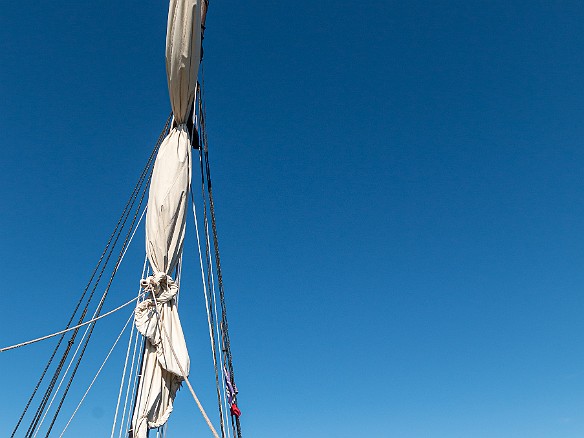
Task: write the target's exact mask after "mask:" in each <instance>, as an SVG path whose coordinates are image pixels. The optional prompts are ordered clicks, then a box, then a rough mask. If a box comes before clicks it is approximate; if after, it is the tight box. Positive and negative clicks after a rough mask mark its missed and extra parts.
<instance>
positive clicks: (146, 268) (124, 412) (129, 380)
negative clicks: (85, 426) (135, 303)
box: [110, 255, 148, 438]
mask: <svg viewBox="0 0 584 438" xmlns="http://www.w3.org/2000/svg"><path fill="white" fill-rule="evenodd" d="M147 270H148V256H146V255H145V256H144V265H143V266H142V277H141V278H145V274H146V271H147ZM141 290H142V287H141V286H140V287H139V289H138V296H140V292H141ZM134 331H135V332H136V337H135V338H134V342H133V343H134V349H133V351H132V362H131V364H130V369H129V371H128V386H127V389H126V395H125V396H124V407H123V409H122V419H121V420H120V431H119V434H118V436H121V435H122V429H123V427H124V420H125V419H126V408H127V406H128V396H129V394H130V388H131V387H132V379H133V376H134V375H133V372H134V361H135V360H136V347H137V346H138V338H139V335H138V331H137V329H136V327H135V325H134V326H132V333H134ZM130 340H131V336H130ZM129 345H130V343H129V344H128V346H129ZM125 366H126V365H125V364H124V367H125ZM122 381H123V379H122ZM122 385H123V384H122ZM122 385H120V388H121V386H122ZM116 410H117V407H116ZM115 424H116V421H115V419H114V427H115ZM110 438H113V435H112V436H111V437H110Z"/></svg>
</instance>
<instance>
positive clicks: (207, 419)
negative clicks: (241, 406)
mask: <svg viewBox="0 0 584 438" xmlns="http://www.w3.org/2000/svg"><path fill="white" fill-rule="evenodd" d="M152 298H154V309H155V311H156V323H157V324H158V328H159V329H160V328H162V332H163V333H164V336H166V340H167V341H168V346H169V347H170V351H171V352H172V355H173V357H174V360H175V361H176V364H177V365H178V369H179V370H180V372H181V374H182V377H183V378H184V379H185V383H186V384H187V386H188V388H189V391H190V392H191V395H192V396H193V399H194V400H195V403H197V406H198V407H199V410H200V411H201V414H202V415H203V418H204V419H205V422H206V423H207V426H209V429H211V432H212V433H213V436H214V437H215V438H219V435H217V431H216V430H215V428H214V427H213V424H212V423H211V420H209V416H208V415H207V413H206V412H205V409H204V408H203V405H202V404H201V402H200V401H199V397H197V394H195V390H194V389H193V386H192V385H191V382H190V381H189V378H188V377H187V373H186V372H185V370H184V369H183V367H182V365H181V364H180V359H179V358H178V356H177V354H176V352H175V351H174V348H173V347H172V341H171V339H170V336H169V335H168V332H167V331H166V327H165V326H164V324H162V323H161V321H160V314H159V313H158V302H157V301H156V294H152Z"/></svg>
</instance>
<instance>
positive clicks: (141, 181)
mask: <svg viewBox="0 0 584 438" xmlns="http://www.w3.org/2000/svg"><path fill="white" fill-rule="evenodd" d="M171 120H172V119H171V117H168V118H167V121H166V124H165V126H164V129H163V130H162V132H161V134H160V136H159V138H158V141H157V143H156V146H155V147H154V150H153V151H152V153H151V154H150V157H149V159H148V162H147V164H146V166H145V168H144V169H143V171H142V174H141V175H140V178H139V181H138V183H137V184H136V186H135V188H134V191H133V193H132V195H131V197H130V199H129V200H128V202H127V204H126V207H125V208H124V211H123V213H122V216H121V217H120V220H119V221H118V224H117V225H116V228H115V229H114V233H112V236H111V238H110V240H109V241H108V244H107V246H106V249H105V250H104V254H102V257H100V262H99V264H98V265H97V266H96V270H95V271H97V270H98V269H99V265H100V264H101V262H102V261H103V259H104V257H105V262H104V263H103V264H102V268H101V271H100V273H99V276H98V277H97V279H96V281H95V284H94V287H93V289H92V291H91V294H90V296H89V298H88V300H87V303H86V305H85V308H84V310H83V313H82V315H81V317H80V318H79V320H80V321H82V320H83V319H84V318H85V315H86V313H87V310H88V307H89V303H90V302H91V299H92V297H93V294H94V292H95V290H96V288H97V285H98V284H99V281H100V279H101V277H102V275H103V273H104V271H105V268H106V266H107V264H108V262H109V259H110V257H111V255H112V253H113V250H114V248H115V246H116V244H117V241H118V238H119V236H120V234H121V232H122V230H123V229H124V227H125V224H126V221H127V218H128V217H129V214H130V212H131V211H132V207H133V205H134V203H135V201H136V199H137V196H138V193H139V191H140V187H142V186H143V184H144V180H145V178H146V175H148V174H149V173H150V167H151V165H152V161H153V158H154V157H155V155H156V152H157V150H158V148H159V146H160V144H161V142H162V140H163V139H164V137H165V136H166V132H168V128H169V126H170V122H171ZM138 211H139V208H138V209H137V210H136V213H137V212H138ZM130 231H131V228H130ZM112 241H113V244H112ZM108 248H109V252H108ZM106 253H107V257H106ZM94 277H95V273H94V274H93V275H92V278H91V280H90V282H89V283H88V285H87V287H86V290H85V291H84V293H83V296H85V294H86V292H87V290H88V289H89V287H90V285H91V281H92V280H93V278H94ZM82 299H83V297H82ZM82 299H81V300H80V302H81V301H82ZM78 308H79V306H77V307H76V310H75V313H76V312H77V310H78ZM75 313H74V314H73V316H72V318H73V317H74V315H75ZM69 324H70V323H69ZM76 335H77V330H76V331H75V332H74V333H73V335H72V336H71V339H70V340H69V342H68V346H67V349H66V351H65V352H64V353H63V357H62V358H61V361H60V363H59V366H58V367H57V369H56V371H55V373H54V375H53V379H52V380H51V382H50V384H49V386H48V388H47V390H46V392H45V396H44V397H43V400H42V401H41V403H40V405H39V407H38V409H37V413H36V414H35V418H34V419H33V421H32V422H31V425H30V426H29V430H28V431H27V435H26V436H27V437H29V436H30V434H31V433H32V432H33V431H34V429H35V428H36V427H37V425H38V422H39V420H40V417H41V415H42V412H43V410H44V409H45V407H46V404H47V402H48V398H49V397H50V394H51V392H52V390H53V388H54V386H55V384H56V380H57V379H58V376H59V374H60V373H61V370H62V368H63V365H64V362H65V360H66V357H67V356H68V354H69V351H70V349H71V347H72V345H73V343H74V340H75V337H76ZM60 341H62V339H61V340H60ZM49 365H50V364H49ZM47 368H48V367H47ZM39 384H40V383H39ZM15 432H16V430H15V431H14V433H15ZM14 433H13V434H14Z"/></svg>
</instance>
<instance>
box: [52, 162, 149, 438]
mask: <svg viewBox="0 0 584 438" xmlns="http://www.w3.org/2000/svg"><path fill="white" fill-rule="evenodd" d="M151 178H152V173H150V175H149V176H148V181H147V183H146V186H145V188H144V190H143V192H142V196H141V197H140V201H139V203H138V207H137V209H136V213H135V214H134V217H133V218H132V223H131V224H130V231H129V232H128V234H126V239H125V241H124V243H123V244H122V252H121V253H120V255H119V256H118V260H117V261H116V264H115V265H114V269H113V271H112V274H111V276H110V279H109V281H108V284H107V286H106V288H105V290H104V293H103V295H102V297H101V300H100V302H99V303H98V306H97V310H96V314H97V315H99V313H100V312H101V309H102V307H103V304H104V302H105V299H106V297H107V295H108V292H109V290H110V287H111V285H112V282H113V280H114V276H115V275H116V273H117V271H118V268H119V266H120V264H121V262H122V259H123V256H124V254H125V250H126V248H127V246H128V245H129V243H130V242H129V241H130V234H131V233H132V230H133V228H134V224H135V223H136V218H137V216H138V212H139V211H140V207H141V206H142V202H143V201H144V196H145V195H146V191H147V188H148V185H149V183H150V180H151ZM131 235H132V236H133V235H134V234H133V233H132V234H131ZM88 328H89V335H88V337H87V339H86V340H85V344H84V345H83V349H82V350H81V354H80V356H79V359H77V363H76V365H75V368H74V369H73V372H72V374H71V377H70V378H69V382H68V383H67V387H66V388H65V391H64V393H63V396H62V397H61V401H60V402H59V406H58V407H57V410H56V412H55V415H54V416H53V420H52V421H51V424H50V426H49V430H48V431H47V434H46V436H45V437H46V438H48V437H49V435H50V433H51V429H52V428H53V426H54V424H55V421H57V417H58V415H59V412H60V410H61V408H62V407H63V403H64V401H65V397H66V396H67V393H68V392H69V388H70V387H71V384H72V383H73V379H74V377H75V375H76V374H77V370H78V369H79V365H80V364H81V360H82V359H83V356H84V354H85V350H86V349H87V345H88V343H89V340H90V338H91V335H92V334H93V330H94V328H95V324H94V325H91V326H89V327H88Z"/></svg>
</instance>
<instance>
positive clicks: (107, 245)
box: [11, 117, 170, 438]
mask: <svg viewBox="0 0 584 438" xmlns="http://www.w3.org/2000/svg"><path fill="white" fill-rule="evenodd" d="M169 124H170V117H168V118H167V121H166V124H165V126H164V129H163V130H162V133H165V132H166V131H167V130H168V126H169ZM162 133H161V136H162ZM161 141H162V140H161V137H159V140H158V142H157V144H159V143H160V142H161ZM154 149H155V150H156V149H157V147H155V148H154ZM152 156H153V153H152V154H151V156H150V158H149V159H148V162H147V165H146V167H149V165H150V162H151V160H152ZM143 174H144V171H143ZM142 182H143V177H142V175H141V176H140V178H139V180H138V183H137V184H136V186H135V187H134V191H133V193H132V195H131V196H130V199H128V202H127V203H126V206H125V207H124V210H123V212H122V215H121V216H120V219H119V220H118V223H117V224H116V227H115V228H114V231H113V232H112V234H111V235H110V237H109V239H108V242H107V243H106V246H105V248H104V250H103V252H102V254H101V257H100V258H99V260H98V262H97V265H96V266H95V268H94V270H93V272H92V274H91V277H90V279H89V281H88V282H87V285H86V287H85V290H84V291H83V293H82V295H81V298H80V299H79V301H78V302H77V305H76V307H75V309H74V311H73V313H72V315H71V318H70V319H69V322H68V323H67V327H69V326H70V325H71V323H72V322H73V319H74V317H75V314H76V313H77V310H78V309H79V306H80V305H81V302H82V301H83V298H84V297H85V294H86V293H87V291H88V290H89V287H90V285H91V283H92V281H93V279H94V277H95V274H96V273H97V270H98V269H99V266H100V265H101V262H102V261H103V258H104V256H105V254H106V253H107V250H108V248H109V246H110V244H111V242H112V240H113V238H114V235H115V234H116V232H117V230H118V227H119V226H120V223H121V222H122V218H123V217H124V216H125V213H126V210H127V209H128V206H129V205H130V201H131V200H132V198H133V197H134V193H137V191H138V187H139V186H140V185H141V184H142ZM63 339H64V336H62V337H61V339H59V342H58V343H57V345H56V346H55V348H54V350H53V353H52V354H51V356H50V358H49V360H48V362H47V364H46V366H45V368H44V370H43V372H42V373H41V376H40V378H39V380H38V382H37V384H36V386H35V388H34V390H33V392H32V394H31V396H30V398H29V400H28V402H27V403H26V406H25V407H24V409H23V412H22V414H21V416H20V418H19V419H18V422H17V424H16V426H15V427H14V430H13V431H12V434H11V438H13V437H14V435H15V434H16V431H17V430H18V428H19V427H20V424H21V423H22V420H23V419H24V416H25V415H26V412H27V411H28V408H29V407H30V405H31V403H32V400H33V399H34V397H35V395H36V393H37V391H38V389H39V387H40V385H41V383H42V381H43V379H44V377H45V375H46V373H47V371H48V369H49V367H50V365H51V363H52V361H53V359H54V358H55V355H56V353H57V351H58V350H59V347H60V346H61V342H62V341H63ZM59 369H60V368H59ZM44 398H45V397H43V399H44ZM41 404H42V402H41ZM39 408H40V405H39ZM38 415H39V410H38V409H37V413H36V414H35V417H37V416H38ZM33 421H34V420H33ZM31 425H32V423H31ZM29 432H30V427H29ZM27 434H28V432H27Z"/></svg>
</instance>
